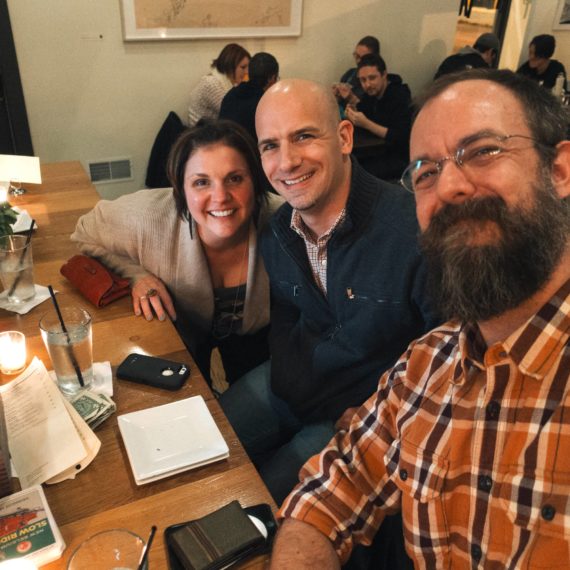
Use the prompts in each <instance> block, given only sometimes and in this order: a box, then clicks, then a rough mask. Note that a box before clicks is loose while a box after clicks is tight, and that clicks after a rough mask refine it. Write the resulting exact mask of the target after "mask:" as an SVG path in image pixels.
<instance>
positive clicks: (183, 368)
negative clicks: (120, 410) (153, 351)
mask: <svg viewBox="0 0 570 570" xmlns="http://www.w3.org/2000/svg"><path fill="white" fill-rule="evenodd" d="M188 376H190V367H189V366H188V365H187V364H183V363H181V362H174V361H172V360H165V359H164V358H158V357H156V356H146V355H145V354H137V353H135V352H133V353H132V354H129V356H127V358H125V360H123V362H121V364H120V365H119V368H117V378H120V379H121V380H130V381H131V382H138V383H140V384H146V385H147V386H155V387H156V388H164V389H165V390H179V389H180V388H182V386H184V382H186V379H187V378H188Z"/></svg>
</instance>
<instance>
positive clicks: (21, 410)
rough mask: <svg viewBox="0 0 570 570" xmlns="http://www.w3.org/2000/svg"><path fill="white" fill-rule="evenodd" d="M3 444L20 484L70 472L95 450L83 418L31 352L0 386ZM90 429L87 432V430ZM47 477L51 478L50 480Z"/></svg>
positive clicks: (96, 445)
mask: <svg viewBox="0 0 570 570" xmlns="http://www.w3.org/2000/svg"><path fill="white" fill-rule="evenodd" d="M0 396H1V398H2V403H3V406H4V414H5V418H6V429H7V432H8V447H9V449H10V454H11V457H12V462H13V463H14V466H15V468H16V472H17V474H18V477H19V479H20V484H21V485H22V488H23V489H26V488H28V487H31V486H32V485H38V484H41V483H43V482H45V481H47V480H48V479H52V478H53V479H55V480H57V481H59V480H61V478H60V477H58V475H62V474H63V473H64V472H68V470H70V468H73V470H72V472H71V473H69V474H68V477H69V476H75V474H76V473H77V472H79V471H80V470H81V469H76V468H75V466H76V465H81V468H85V467H86V466H87V465H88V464H89V463H90V462H91V460H92V459H93V458H94V457H95V455H96V454H97V451H98V450H99V447H100V446H101V442H100V441H99V439H98V438H97V437H96V436H95V434H93V432H91V430H90V428H89V427H88V426H87V424H85V422H84V421H83V419H81V417H79V416H78V415H77V416H76V417H73V419H72V416H71V415H70V412H69V411H68V409H67V408H66V405H65V403H64V398H63V396H62V395H61V393H60V391H59V389H58V388H57V386H56V385H55V384H54V383H53V381H52V380H51V379H50V377H49V375H48V372H47V370H46V368H45V366H44V364H43V363H42V362H41V361H40V360H39V359H38V358H34V360H33V361H32V363H31V364H30V365H29V366H28V368H26V370H24V372H22V374H20V375H19V376H18V377H17V378H16V379H15V380H13V381H12V382H10V383H9V384H6V385H4V386H1V387H0ZM87 430H88V431H89V432H91V433H90V434H89V433H88V432H87ZM55 480H54V481H53V482H56V481H55Z"/></svg>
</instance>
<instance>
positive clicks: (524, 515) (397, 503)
mask: <svg viewBox="0 0 570 570" xmlns="http://www.w3.org/2000/svg"><path fill="white" fill-rule="evenodd" d="M569 338H570V281H568V282H567V283H566V284H565V285H564V286H563V287H562V288H561V289H560V290H559V291H558V292H557V294H556V295H554V296H553V297H552V298H551V299H550V301H549V302H548V303H547V304H545V305H544V306H543V307H542V308H541V310H540V311H539V312H538V313H537V314H536V315H534V316H533V317H532V318H531V319H529V321H527V323H525V324H524V325H523V326H521V327H520V328H519V329H518V330H517V331H515V332H514V333H513V334H512V335H510V337H509V338H508V339H507V340H505V341H503V342H499V343H496V344H494V345H492V346H490V347H486V345H485V343H484V341H483V338H482V337H481V335H480V333H479V331H478V329H477V327H473V326H467V325H463V326H459V325H457V324H454V323H447V324H445V325H443V326H441V327H439V328H438V329H435V330H434V331H432V332H430V333H428V334H427V335H425V336H424V337H423V338H421V339H419V340H417V341H414V342H413V343H412V344H411V345H410V347H409V348H408V350H407V352H406V353H405V354H404V355H403V356H402V358H401V359H400V360H399V361H398V362H397V364H396V365H395V367H394V368H393V369H392V370H390V371H388V372H387V373H386V374H385V375H384V376H383V377H382V378H381V381H380V384H379V387H378V391H377V393H376V394H375V395H373V396H372V397H371V398H370V399H369V400H368V401H367V402H366V403H365V404H364V406H363V407H362V408H361V409H360V410H359V411H358V412H357V414H356V415H355V416H354V418H353V420H352V423H351V426H350V429H349V431H348V432H339V434H337V436H335V438H333V440H331V442H330V444H329V445H328V446H327V447H326V448H325V449H324V450H323V452H322V453H321V454H319V455H316V456H314V457H313V458H311V459H310V460H309V462H308V463H307V464H306V465H305V466H304V467H303V469H302V471H301V481H302V483H301V484H300V485H299V486H298V487H296V489H295V490H294V491H293V493H291V495H290V496H289V497H288V498H287V500H286V501H285V503H284V504H283V506H282V507H281V510H280V512H279V516H280V517H292V518H296V519H300V520H304V521H305V522H307V523H310V524H312V525H313V526H315V527H316V528H318V529H319V530H321V531H322V532H323V533H324V534H325V535H327V536H328V537H329V538H330V540H331V541H332V543H333V545H334V547H335V549H336V550H337V553H338V554H339V556H340V557H341V559H342V560H343V561H344V560H346V559H347V558H348V556H349V554H350V551H351V548H352V546H353V545H354V544H355V543H364V544H369V543H370V542H371V540H372V538H373V536H374V534H375V533H376V531H377V529H378V527H379V526H380V524H381V522H382V519H383V517H384V515H385V514H386V513H392V512H395V511H397V510H401V511H402V516H403V520H404V535H405V541H406V548H407V551H408V554H409V555H410V556H411V557H412V558H413V559H414V562H415V565H416V568H425V569H430V570H431V569H434V568H451V569H453V570H456V569H463V568H469V569H473V568H493V569H494V568H496V569H499V568H500V569H503V568H512V569H520V568H525V569H527V568H542V569H547V568H548V569H556V568H570V394H569V387H570V382H569V378H570V340H569ZM379 532H382V529H381V528H380V531H379Z"/></svg>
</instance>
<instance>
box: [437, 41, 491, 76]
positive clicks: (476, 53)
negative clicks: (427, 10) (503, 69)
mask: <svg viewBox="0 0 570 570" xmlns="http://www.w3.org/2000/svg"><path fill="white" fill-rule="evenodd" d="M499 48H500V43H499V38H498V37H497V36H496V35H495V34H491V33H489V32H487V33H485V34H481V35H480V36H479V37H478V38H477V40H476V41H475V43H474V44H473V47H471V46H465V47H463V48H461V49H460V50H459V51H458V52H457V53H456V54H453V55H450V56H449V57H447V58H446V59H444V60H443V62H442V63H441V65H440V66H439V68H438V70H437V71H436V74H435V77H434V79H437V78H438V77H441V76H442V75H445V74H446V73H453V72H454V71H463V70H467V69H477V68H479V67H482V68H489V67H493V65H494V64H495V61H496V59H497V55H498V54H499Z"/></svg>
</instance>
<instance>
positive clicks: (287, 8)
mask: <svg viewBox="0 0 570 570" xmlns="http://www.w3.org/2000/svg"><path fill="white" fill-rule="evenodd" d="M121 7H122V17H123V38H124V39H125V41H140V40H186V39H196V38H258V37H268V36H299V35H301V14H302V8H303V0H121Z"/></svg>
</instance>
